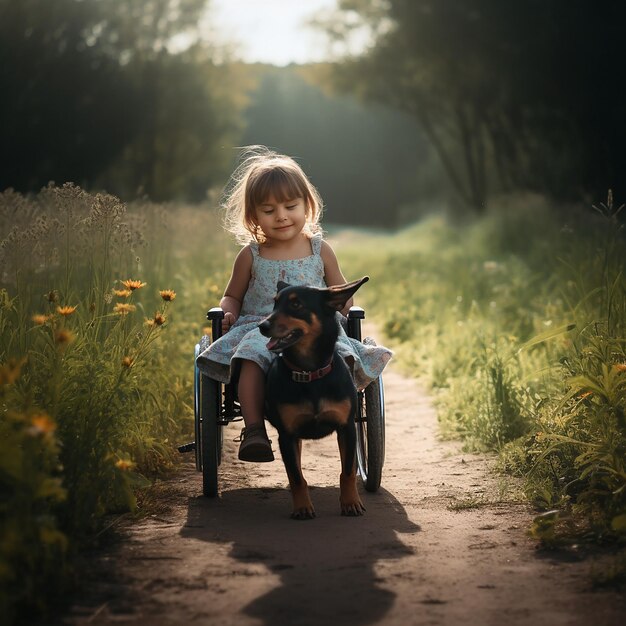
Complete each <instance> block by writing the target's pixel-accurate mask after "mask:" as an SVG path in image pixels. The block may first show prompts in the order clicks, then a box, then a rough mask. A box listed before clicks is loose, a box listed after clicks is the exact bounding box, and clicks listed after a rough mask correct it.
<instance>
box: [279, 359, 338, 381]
mask: <svg viewBox="0 0 626 626" xmlns="http://www.w3.org/2000/svg"><path fill="white" fill-rule="evenodd" d="M283 363H284V364H285V365H286V366H287V367H288V368H289V369H290V370H291V379H292V380H293V381H294V382H296V383H310V382H312V381H314V380H318V379H319V378H324V376H326V374H328V373H329V372H330V371H331V370H332V369H333V362H332V360H331V361H330V363H328V365H325V366H324V367H320V369H318V370H313V371H312V372H303V371H302V370H299V369H298V368H297V367H296V366H295V365H294V364H293V363H290V362H289V361H288V360H287V359H286V358H285V357H284V356H283Z"/></svg>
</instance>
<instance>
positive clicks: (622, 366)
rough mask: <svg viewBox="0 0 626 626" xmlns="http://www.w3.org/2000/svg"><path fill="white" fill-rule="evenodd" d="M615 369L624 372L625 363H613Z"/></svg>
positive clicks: (625, 369)
mask: <svg viewBox="0 0 626 626" xmlns="http://www.w3.org/2000/svg"><path fill="white" fill-rule="evenodd" d="M615 369H616V370H617V371H618V372H626V363H616V364H615Z"/></svg>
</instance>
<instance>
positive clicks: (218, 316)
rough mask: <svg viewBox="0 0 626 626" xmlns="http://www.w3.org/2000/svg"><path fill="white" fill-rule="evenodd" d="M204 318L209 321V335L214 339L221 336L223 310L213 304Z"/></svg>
mask: <svg viewBox="0 0 626 626" xmlns="http://www.w3.org/2000/svg"><path fill="white" fill-rule="evenodd" d="M206 318H207V319H208V320H209V321H210V322H211V337H212V340H213V341H215V340H216V339H219V338H220V337H221V336H222V320H223V319H224V311H223V310H222V308H221V307H219V306H214V307H213V308H212V309H209V311H208V312H207V314H206Z"/></svg>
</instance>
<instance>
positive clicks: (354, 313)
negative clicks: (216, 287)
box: [206, 306, 365, 341]
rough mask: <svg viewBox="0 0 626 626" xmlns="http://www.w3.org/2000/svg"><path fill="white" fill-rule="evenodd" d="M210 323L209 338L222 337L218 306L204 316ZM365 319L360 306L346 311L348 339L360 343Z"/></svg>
mask: <svg viewBox="0 0 626 626" xmlns="http://www.w3.org/2000/svg"><path fill="white" fill-rule="evenodd" d="M206 317H207V319H208V320H209V321H210V322H211V336H212V337H213V341H215V340H216V339H219V338H220V337H221V336H222V320H223V319H224V311H223V310H222V309H221V307H219V306H214V307H213V308H212V309H209V311H208V312H207V314H206ZM363 319H365V310H364V309H362V308H361V307H360V306H351V307H350V310H349V311H348V337H352V338H353V339H357V340H358V341H361V320H363Z"/></svg>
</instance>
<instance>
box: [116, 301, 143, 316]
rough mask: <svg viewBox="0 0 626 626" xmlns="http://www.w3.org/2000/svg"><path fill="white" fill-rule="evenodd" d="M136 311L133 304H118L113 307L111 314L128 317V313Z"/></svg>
mask: <svg viewBox="0 0 626 626" xmlns="http://www.w3.org/2000/svg"><path fill="white" fill-rule="evenodd" d="M136 309H137V307H136V306H135V305H134V304H127V303H126V302H118V303H117V304H116V305H115V306H114V307H113V312H114V313H117V314H118V315H128V314H129V313H132V312H133V311H135V310H136Z"/></svg>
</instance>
